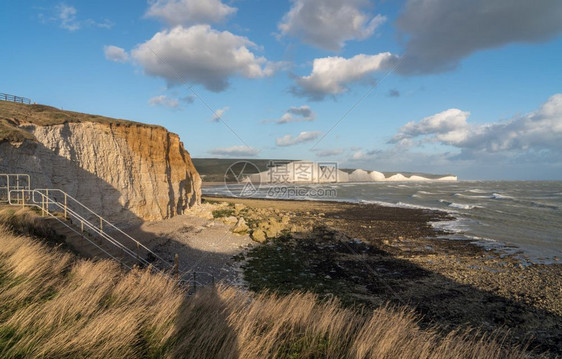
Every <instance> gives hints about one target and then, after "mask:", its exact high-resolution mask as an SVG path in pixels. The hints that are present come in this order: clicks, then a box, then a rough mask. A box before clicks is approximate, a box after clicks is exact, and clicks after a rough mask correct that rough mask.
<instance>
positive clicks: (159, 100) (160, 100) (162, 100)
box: [148, 95, 180, 108]
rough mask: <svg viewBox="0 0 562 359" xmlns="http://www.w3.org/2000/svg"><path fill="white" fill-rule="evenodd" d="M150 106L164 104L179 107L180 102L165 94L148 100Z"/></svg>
mask: <svg viewBox="0 0 562 359" xmlns="http://www.w3.org/2000/svg"><path fill="white" fill-rule="evenodd" d="M148 104H149V105H150V106H164V107H170V108H178V107H179V105H180V103H179V101H178V100H177V99H176V98H173V97H167V96H165V95H160V96H155V97H152V98H151V99H149V100H148Z"/></svg>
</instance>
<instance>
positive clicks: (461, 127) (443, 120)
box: [392, 109, 470, 144]
mask: <svg viewBox="0 0 562 359" xmlns="http://www.w3.org/2000/svg"><path fill="white" fill-rule="evenodd" d="M469 116H470V112H465V111H461V110H459V109H449V110H446V111H443V112H440V113H438V114H435V115H433V116H429V117H426V118H424V119H422V120H421V121H420V122H408V123H407V124H406V125H404V126H402V127H401V128H400V130H399V132H398V134H397V135H395V136H394V137H393V138H392V142H393V143H398V142H400V141H403V140H407V139H410V138H414V137H418V136H422V135H428V134H431V135H434V137H433V139H434V140H435V141H439V142H443V143H446V144H454V143H458V142H460V141H462V140H463V139H465V138H466V136H468V133H469V126H468V123H467V122H466V120H467V119H468V117H469Z"/></svg>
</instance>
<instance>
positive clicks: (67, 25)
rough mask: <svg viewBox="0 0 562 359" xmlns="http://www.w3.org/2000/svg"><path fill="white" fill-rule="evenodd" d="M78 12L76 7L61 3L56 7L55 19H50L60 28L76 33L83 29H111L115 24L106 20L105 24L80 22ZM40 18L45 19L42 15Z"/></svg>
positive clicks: (88, 21) (89, 21)
mask: <svg viewBox="0 0 562 359" xmlns="http://www.w3.org/2000/svg"><path fill="white" fill-rule="evenodd" d="M77 14H78V10H76V8H75V7H74V6H71V5H66V4H64V3H61V4H59V5H57V6H56V7H55V17H54V18H50V19H49V20H50V21H55V22H58V23H59V26H60V27H61V28H63V29H65V30H68V31H76V30H79V29H81V28H82V27H91V26H94V27H100V28H104V29H111V28H112V27H113V23H112V22H111V21H109V20H107V19H106V20H104V21H103V22H98V21H95V20H92V19H85V20H79V19H78V17H77ZM40 17H43V15H42V14H40Z"/></svg>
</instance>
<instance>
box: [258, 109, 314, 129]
mask: <svg viewBox="0 0 562 359" xmlns="http://www.w3.org/2000/svg"><path fill="white" fill-rule="evenodd" d="M315 117H316V114H315V113H314V111H312V110H311V109H310V107H309V106H306V105H305V106H300V107H291V108H289V109H288V110H287V111H286V112H285V113H284V114H283V116H281V118H278V119H275V120H266V121H264V122H275V123H277V124H279V125H282V124H285V123H291V122H312V121H314V119H315Z"/></svg>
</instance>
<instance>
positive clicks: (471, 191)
mask: <svg viewBox="0 0 562 359" xmlns="http://www.w3.org/2000/svg"><path fill="white" fill-rule="evenodd" d="M467 192H470V193H488V191H485V190H483V189H478V188H473V189H469V190H468V191H467Z"/></svg>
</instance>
